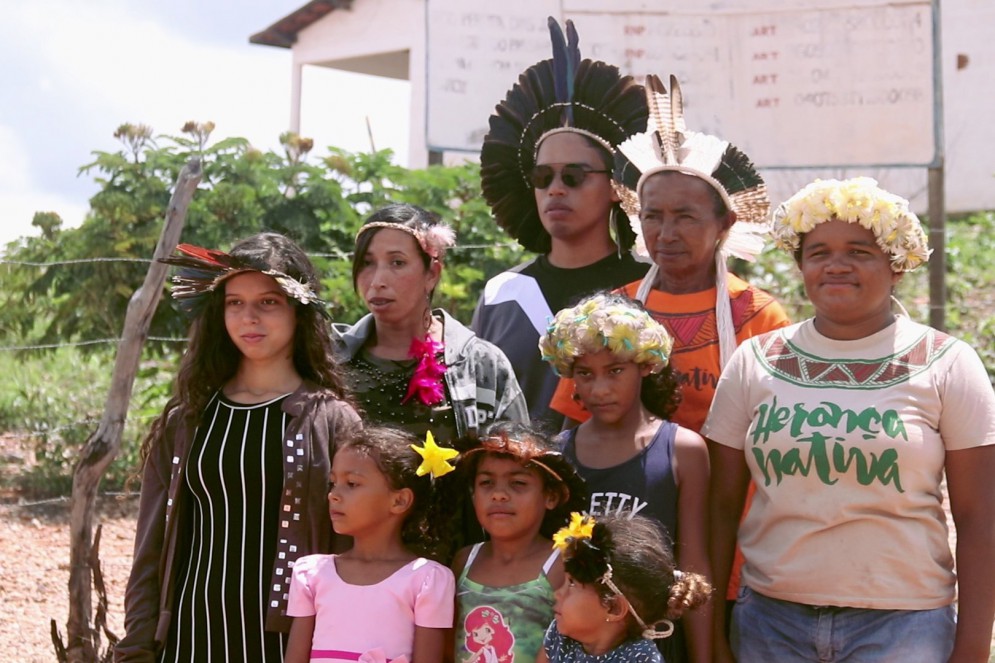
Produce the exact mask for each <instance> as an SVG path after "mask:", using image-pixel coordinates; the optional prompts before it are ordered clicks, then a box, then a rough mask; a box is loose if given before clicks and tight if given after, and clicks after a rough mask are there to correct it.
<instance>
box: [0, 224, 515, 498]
mask: <svg viewBox="0 0 995 663" xmlns="http://www.w3.org/2000/svg"><path fill="white" fill-rule="evenodd" d="M518 248H519V247H518V245H517V244H515V243H513V242H501V243H493V244H464V245H459V246H455V247H453V248H451V249H450V250H449V251H450V253H457V254H458V253H461V252H466V251H489V252H494V253H498V252H505V251H514V250H518ZM308 256H309V257H310V258H312V259H314V258H321V259H331V260H343V261H351V260H352V252H344V251H333V252H318V253H309V254H308ZM151 262H152V261H151V260H150V259H148V258H130V257H111V256H98V257H91V258H78V259H70V260H50V261H32V260H17V259H9V258H6V257H3V256H0V268H7V269H16V268H21V269H24V268H26V269H39V270H40V269H49V268H60V267H70V266H79V265H88V264H93V265H95V264H114V263H126V264H145V265H148V264H150V263H151ZM122 340H123V338H122V337H120V336H119V337H107V338H96V339H83V340H65V341H60V342H58V343H4V342H2V341H0V354H2V353H31V352H49V351H54V350H59V349H63V348H74V349H79V348H92V347H94V346H100V345H105V346H113V345H117V344H119V343H120V342H121V341H122ZM146 340H147V341H152V342H157V343H164V344H175V345H177V346H180V345H184V344H186V343H187V339H186V338H175V337H164V336H149V337H148V338H147V339H146ZM156 416H158V415H144V416H141V415H129V417H128V418H129V422H130V423H131V424H136V423H142V422H143V421H151V420H152V419H154V418H155V417H156ZM97 423H98V418H96V417H88V418H85V419H78V420H71V421H64V422H61V423H59V424H58V425H55V426H45V427H39V428H32V429H20V430H5V431H0V435H2V436H3V437H4V438H6V439H8V440H16V441H19V442H21V443H27V442H29V441H31V440H39V441H43V440H47V439H48V438H50V437H51V436H53V435H59V434H61V433H65V432H69V431H73V430H78V429H83V428H92V427H94V426H95V425H96V424H97ZM100 494H101V496H103V497H127V496H132V495H134V496H137V494H138V493H137V491H135V492H131V491H124V492H122V491H113V490H109V491H101V493H100ZM62 503H64V504H68V503H69V497H68V496H57V497H52V498H48V499H39V500H33V501H24V500H22V501H19V502H17V503H7V504H3V503H0V509H3V510H9V509H13V508H31V507H36V506H42V505H48V504H62Z"/></svg>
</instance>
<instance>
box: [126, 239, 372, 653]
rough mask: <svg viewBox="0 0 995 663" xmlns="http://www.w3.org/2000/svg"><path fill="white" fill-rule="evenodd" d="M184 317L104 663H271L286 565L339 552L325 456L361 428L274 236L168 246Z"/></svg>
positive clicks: (312, 300) (313, 309)
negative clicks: (108, 661)
mask: <svg viewBox="0 0 995 663" xmlns="http://www.w3.org/2000/svg"><path fill="white" fill-rule="evenodd" d="M177 248H178V251H179V252H180V253H182V254H184V255H183V256H182V257H179V256H178V257H175V258H171V259H169V260H168V262H170V263H171V264H174V265H177V266H179V267H180V270H179V271H178V273H177V275H176V276H174V278H173V283H174V287H173V296H174V298H176V299H177V300H179V302H180V305H181V306H182V307H183V308H184V309H186V310H187V311H188V312H189V313H191V314H192V315H193V316H194V320H193V325H192V328H191V332H190V343H189V346H188V349H187V352H186V354H185V355H184V357H183V359H182V361H181V364H180V369H179V374H178V376H177V380H176V387H175V391H174V394H173V397H172V398H171V399H170V401H169V402H168V403H167V405H166V408H165V410H164V411H163V413H162V415H161V416H160V417H159V418H158V419H157V420H156V422H155V423H154V424H153V426H152V429H151V431H150V432H149V435H148V437H147V438H146V440H145V443H144V446H143V449H142V451H143V458H144V461H145V469H144V478H143V482H142V498H141V506H140V510H139V516H138V531H137V532H136V537H135V557H134V563H133V566H132V571H131V577H130V579H129V581H128V590H127V593H126V596H125V629H126V635H125V637H124V638H123V639H122V640H121V642H119V643H118V645H117V648H116V651H115V660H117V661H153V660H167V661H195V660H203V661H225V660H230V661H236V660H237V661H270V660H273V661H279V660H281V658H282V652H283V649H284V643H285V638H286V632H287V631H288V629H289V626H290V619H289V618H288V617H287V616H286V603H287V591H288V583H289V580H290V568H291V567H292V566H293V562H294V561H295V560H296V559H297V558H298V557H300V556H302V555H307V554H310V553H318V552H329V551H331V550H333V549H336V548H341V545H342V543H344V542H336V541H334V540H333V539H334V534H333V532H332V529H331V524H330V522H329V520H328V515H327V504H326V494H327V485H328V475H329V469H330V467H329V465H330V463H329V458H330V457H331V455H332V454H333V453H334V450H335V447H336V446H337V444H340V443H341V442H342V441H343V440H344V439H345V438H347V437H348V436H350V435H351V434H352V432H353V431H354V430H356V427H357V426H358V423H359V418H358V416H357V415H356V412H355V411H354V410H353V408H352V406H351V405H350V404H349V403H348V398H347V396H346V390H345V388H344V386H343V382H342V380H341V377H340V373H339V368H338V366H337V365H336V363H335V361H334V359H333V358H332V353H331V342H330V339H329V336H328V325H327V322H326V320H325V318H324V310H323V303H322V301H321V300H320V299H319V298H318V294H317V289H318V285H319V284H318V279H317V277H316V275H315V273H314V268H313V267H312V265H311V263H310V261H309V260H308V258H307V256H306V255H305V254H304V252H303V251H302V250H301V249H300V247H298V246H297V245H296V244H294V243H293V242H291V241H290V240H288V239H287V238H285V237H283V236H282V235H277V234H274V233H265V234H260V235H256V236H253V237H250V238H248V239H246V240H243V241H241V242H239V243H238V244H236V245H235V247H234V248H233V249H232V251H231V253H230V254H225V253H222V252H220V251H211V250H206V249H201V248H198V247H193V246H189V245H180V246H179V247H177Z"/></svg>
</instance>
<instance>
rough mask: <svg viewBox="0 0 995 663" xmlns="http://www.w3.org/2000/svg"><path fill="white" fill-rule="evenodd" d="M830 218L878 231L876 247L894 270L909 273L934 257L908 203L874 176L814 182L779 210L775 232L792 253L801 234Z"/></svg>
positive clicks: (799, 240) (773, 231) (776, 213)
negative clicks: (883, 187)
mask: <svg viewBox="0 0 995 663" xmlns="http://www.w3.org/2000/svg"><path fill="white" fill-rule="evenodd" d="M832 219H839V220H840V221H846V222H847V223H857V224H860V225H861V226H862V227H864V228H867V229H868V230H870V231H871V232H872V233H874V238H875V240H876V241H877V245H878V247H880V249H881V250H882V251H884V252H885V253H887V254H888V255H889V256H891V269H892V271H894V272H910V271H912V270H913V269H915V268H916V267H918V266H919V265H921V264H923V263H924V262H926V261H927V260H929V254H930V253H932V251H931V250H930V249H929V247H928V241H927V239H926V233H925V232H923V229H922V224H921V223H920V222H919V218H918V217H917V216H916V215H915V214H913V213H912V211H910V210H909V201H907V200H905V199H904V198H902V197H901V196H896V195H895V194H893V193H889V192H888V191H885V190H884V189H882V188H881V187H879V186H878V183H877V181H875V180H873V179H871V178H870V177H855V178H853V179H848V180H816V181H814V182H812V183H811V184H809V185H808V186H806V187H805V188H803V189H802V190H801V191H799V192H798V193H796V194H795V195H793V196H791V198H789V199H788V200H786V201H785V202H784V203H782V204H781V205H780V206H779V207H778V208H777V210H776V211H775V212H774V220H773V227H772V229H771V234H772V235H773V237H774V242H775V243H776V244H777V245H778V246H779V247H781V248H782V249H785V250H787V251H792V252H794V251H796V250H797V249H798V247H799V246H801V236H802V235H804V234H805V233H807V232H809V231H811V230H812V229H813V228H815V227H816V226H817V225H818V224H820V223H824V222H826V221H829V220H832Z"/></svg>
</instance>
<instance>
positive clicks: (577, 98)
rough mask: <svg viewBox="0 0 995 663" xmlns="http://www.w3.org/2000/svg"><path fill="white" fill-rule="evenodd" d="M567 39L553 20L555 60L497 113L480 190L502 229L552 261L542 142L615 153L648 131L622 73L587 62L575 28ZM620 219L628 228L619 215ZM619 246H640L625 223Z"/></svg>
mask: <svg viewBox="0 0 995 663" xmlns="http://www.w3.org/2000/svg"><path fill="white" fill-rule="evenodd" d="M566 26H567V30H566V34H564V32H563V30H562V29H561V28H560V25H559V24H558V23H557V22H556V20H555V19H553V18H550V19H549V32H550V38H551V40H552V45H553V57H552V59H550V60H543V61H541V62H538V63H536V64H534V65H532V66H531V67H529V68H528V69H526V70H525V71H524V72H522V74H521V75H520V76H519V78H518V83H516V84H515V85H514V87H512V89H511V90H509V91H508V94H507V96H506V97H505V99H504V100H503V101H501V102H500V103H499V104H498V105H497V107H496V108H495V111H494V114H493V115H491V118H490V131H489V132H488V134H487V136H485V137H484V144H483V148H482V149H481V151H480V175H481V188H482V190H483V194H484V198H485V199H486V200H487V203H488V204H489V205H490V206H491V210H492V211H493V212H494V216H495V218H496V219H497V222H498V224H499V225H500V226H501V227H502V228H504V230H505V231H506V232H507V233H508V234H509V235H511V236H512V237H514V238H515V239H516V240H518V242H519V243H520V244H521V245H522V246H524V247H525V248H526V249H529V250H530V251H535V252H537V253H546V252H548V251H549V250H550V247H551V239H550V236H549V234H548V233H547V232H546V230H545V229H544V228H543V227H542V222H541V221H540V218H539V211H538V210H537V209H536V204H535V197H534V190H533V187H532V183H531V181H530V179H529V174H530V172H531V171H532V168H533V166H535V160H536V152H537V150H538V148H539V145H540V143H541V142H542V140H543V139H544V138H546V137H547V136H549V135H552V134H554V133H559V132H566V131H569V132H573V133H579V134H582V135H584V136H587V137H588V138H590V139H592V140H594V141H595V142H597V143H598V144H599V145H601V146H602V147H604V148H605V149H606V150H607V151H608V152H609V153H612V152H614V148H615V146H616V145H618V144H619V143H621V142H622V141H624V140H625V139H626V138H628V137H629V136H632V135H635V134H637V133H639V132H641V131H645V129H646V115H647V111H646V95H645V93H644V92H643V88H642V86H641V85H639V84H638V83H637V82H636V81H635V79H633V78H632V77H631V76H622V74H621V73H620V72H619V70H618V67H614V66H612V65H609V64H606V63H604V62H600V61H594V60H581V57H580V49H579V48H578V44H579V41H580V40H579V37H578V35H577V31H576V29H575V28H574V26H573V23H572V22H571V21H567V23H566ZM618 216H619V217H622V218H623V220H624V214H623V212H622V210H621V208H619V209H618ZM618 234H619V238H618V241H619V244H620V246H621V248H625V249H628V248H629V247H631V246H632V243H633V241H634V239H635V236H634V235H633V233H632V231H631V230H630V228H629V227H628V224H627V223H621V224H619V226H618Z"/></svg>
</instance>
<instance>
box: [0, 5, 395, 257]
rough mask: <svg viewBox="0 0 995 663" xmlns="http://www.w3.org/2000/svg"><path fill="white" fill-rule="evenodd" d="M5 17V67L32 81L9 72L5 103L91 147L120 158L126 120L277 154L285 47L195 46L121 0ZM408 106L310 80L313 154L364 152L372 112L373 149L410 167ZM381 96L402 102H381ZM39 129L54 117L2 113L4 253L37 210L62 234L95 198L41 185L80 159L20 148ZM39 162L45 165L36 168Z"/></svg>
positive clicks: (388, 89)
mask: <svg viewBox="0 0 995 663" xmlns="http://www.w3.org/2000/svg"><path fill="white" fill-rule="evenodd" d="M190 4H191V9H190V12H191V16H190V20H191V21H196V20H198V10H199V7H197V8H194V5H196V4H197V3H193V2H191V3H190ZM2 14H3V15H2V16H0V22H2V28H0V37H5V39H4V40H3V41H4V42H5V43H3V44H0V53H2V54H3V55H4V57H3V59H4V60H10V58H11V57H23V58H25V69H27V70H30V72H32V73H31V76H32V78H31V80H30V81H27V82H25V81H23V80H22V81H15V80H13V78H10V77H7V75H6V74H5V78H7V80H6V81H0V91H3V96H4V97H5V98H7V99H15V98H25V97H27V96H29V95H44V96H43V98H44V103H45V106H46V109H47V108H62V109H63V110H64V109H66V108H69V109H71V113H72V126H71V127H69V129H70V130H71V131H72V135H73V139H74V140H76V141H78V143H82V144H84V145H85V146H86V147H85V149H87V150H91V149H93V150H116V149H118V148H119V147H120V146H119V144H118V143H116V142H115V141H114V139H113V138H112V137H111V134H112V133H113V131H114V128H115V127H117V126H118V125H119V124H121V123H124V122H132V123H142V124H147V125H150V126H151V127H152V128H153V129H154V130H155V132H156V133H157V134H169V135H176V134H178V133H179V129H180V127H181V126H182V125H183V123H184V122H186V121H188V120H196V121H207V120H210V121H213V122H214V123H215V124H216V126H217V129H216V130H215V134H214V135H215V138H222V137H227V136H243V137H246V138H248V139H249V140H250V141H251V142H252V143H253V144H254V145H256V146H257V147H260V148H263V149H266V148H269V149H278V145H279V144H278V137H279V135H280V133H282V132H283V131H285V130H286V128H287V127H288V126H289V122H290V76H291V58H290V52H289V50H283V49H275V48H265V47H261V46H253V45H250V44H249V43H248V35H246V39H245V41H244V42H242V44H241V45H237V46H226V45H217V44H211V43H208V42H205V41H203V40H202V39H200V38H199V39H196V40H195V39H191V38H189V37H188V36H187V35H185V34H183V33H182V32H181V31H179V30H170V29H168V28H167V27H166V26H164V25H160V24H157V23H156V22H154V21H152V20H150V19H149V18H147V16H146V15H145V14H143V13H141V6H140V3H135V2H128V1H126V0H87V1H86V2H79V1H78V0H33V1H32V2H19V3H4V7H3V9H2ZM273 18H274V19H275V18H278V16H274V17H273ZM309 69H310V68H309ZM18 84H19V85H20V87H17V85H18ZM34 98H35V99H37V98H39V97H34ZM407 98H408V88H407V84H406V83H403V82H398V81H386V80H384V81H381V80H380V79H374V78H372V77H367V76H361V75H358V74H350V73H347V72H338V71H332V70H324V69H322V70H316V71H315V72H310V71H308V72H306V85H305V98H304V100H303V103H304V108H303V124H302V129H303V133H305V134H306V135H308V136H310V137H313V138H314V139H315V144H316V146H318V147H317V148H316V150H315V152H316V154H318V155H320V154H322V153H323V152H324V148H325V147H326V146H328V145H335V146H338V147H343V148H345V149H348V150H352V151H359V150H365V149H368V145H369V141H368V139H367V131H366V124H365V118H366V116H367V115H369V116H370V122H371V124H372V127H373V132H374V138H375V139H376V142H377V147H378V148H381V149H382V148H385V147H391V148H393V149H394V150H395V153H397V155H398V161H399V162H400V163H405V162H406V159H407V146H408V125H409V122H408V108H407V103H406V100H407ZM384 99H394V100H399V101H400V103H396V102H395V103H394V104H383V103H380V102H381V101H382V100H384ZM34 107H35V106H32V108H34ZM45 121H49V122H51V121H52V120H51V119H50V118H39V117H29V118H23V117H21V118H15V120H13V121H8V119H7V118H6V117H5V116H4V114H3V113H2V109H0V154H3V155H4V159H3V160H0V245H2V244H5V243H6V242H7V241H9V240H11V239H13V238H15V237H18V236H20V235H23V234H26V233H30V234H34V232H33V229H32V228H31V225H30V223H31V218H32V216H33V215H34V212H35V211H48V210H52V211H56V212H58V213H59V214H60V216H62V218H63V220H64V221H65V222H66V224H67V225H78V224H79V223H80V222H81V221H82V219H83V216H84V214H85V211H86V209H87V200H86V198H87V197H88V196H89V195H92V193H93V191H92V190H91V191H89V192H81V191H82V190H83V189H86V188H90V187H83V186H79V185H77V186H76V189H77V190H76V191H72V192H60V191H53V190H52V189H53V188H59V187H58V186H53V185H52V184H51V183H49V184H46V183H45V182H42V181H40V180H41V179H43V178H51V176H52V173H51V172H46V168H52V166H51V165H49V164H53V163H54V164H57V165H56V166H54V167H55V168H57V169H58V170H59V171H60V175H61V177H62V179H63V180H71V178H70V176H71V175H73V174H75V172H76V169H77V168H78V167H79V166H80V165H81V163H80V162H79V161H78V159H79V156H76V155H77V154H78V150H79V149H82V148H79V147H77V152H72V154H73V156H69V152H70V150H69V148H68V147H67V146H66V145H65V144H61V143H60V142H59V141H57V140H53V141H48V140H42V139H39V138H34V139H31V149H30V150H29V149H27V146H26V145H25V142H27V141H28V140H29V138H31V137H32V136H34V137H37V136H39V135H40V133H41V132H43V131H44V128H43V123H44V122H45ZM2 123H5V124H2ZM80 134H82V135H80ZM43 143H44V144H43ZM49 143H50V144H49ZM56 152H61V153H56ZM53 153H54V154H53ZM43 162H44V163H45V164H46V166H40V165H39V164H42V163H43ZM32 164H33V165H34V166H35V167H34V168H32V167H30V166H31V165H32ZM63 169H65V170H63ZM39 171H40V172H39ZM32 173H34V174H32ZM83 177H84V178H86V177H87V176H85V175H84V176H83ZM94 188H95V187H94Z"/></svg>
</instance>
